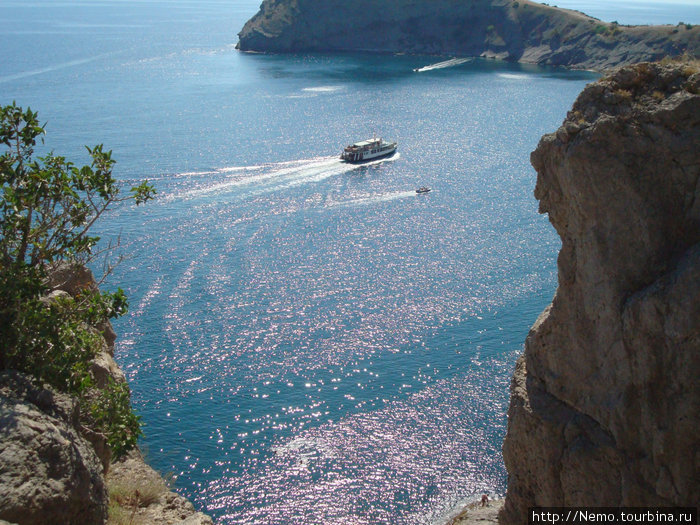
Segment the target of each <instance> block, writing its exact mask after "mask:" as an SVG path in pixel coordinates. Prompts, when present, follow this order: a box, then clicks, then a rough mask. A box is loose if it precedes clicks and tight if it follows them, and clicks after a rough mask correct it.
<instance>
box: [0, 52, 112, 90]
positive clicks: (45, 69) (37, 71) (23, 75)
mask: <svg viewBox="0 0 700 525" xmlns="http://www.w3.org/2000/svg"><path fill="white" fill-rule="evenodd" d="M113 54H114V53H102V54H101V55H95V56H94V57H89V58H81V59H78V60H70V61H68V62H60V63H58V64H54V65H52V66H47V67H42V68H40V69H32V70H30V71H22V72H21V73H15V74H14V75H6V76H4V77H0V83H1V82H10V81H12V80H19V79H21V78H26V77H32V76H35V75H41V74H43V73H49V72H51V71H56V70H58V69H65V68H67V67H73V66H79V65H81V64H87V63H88V62H94V61H95V60H99V59H101V58H105V57H107V56H111V55H113Z"/></svg>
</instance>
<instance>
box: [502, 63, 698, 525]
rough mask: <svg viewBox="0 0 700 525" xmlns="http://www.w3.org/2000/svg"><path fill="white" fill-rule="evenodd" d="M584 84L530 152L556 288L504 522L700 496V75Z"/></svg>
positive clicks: (522, 419) (686, 68)
mask: <svg viewBox="0 0 700 525" xmlns="http://www.w3.org/2000/svg"><path fill="white" fill-rule="evenodd" d="M699 70H700V68H698V65H697V64H696V63H695V64H688V63H686V64H678V63H676V64H667V65H661V64H647V63H643V64H639V65H636V66H630V67H626V68H623V69H621V70H619V71H617V72H616V73H614V74H613V75H611V76H609V77H607V78H605V79H602V80H601V81H599V82H596V83H594V84H591V85H589V86H588V87H586V89H585V90H584V91H583V92H582V93H581V95H580V96H579V98H578V99H577V101H576V102H575V104H574V106H573V108H572V110H571V111H570V112H569V114H568V115H567V118H566V120H565V121H564V123H563V124H562V126H561V127H560V128H559V130H557V132H556V133H553V134H551V135H546V136H545V137H543V138H542V140H541V141H540V144H539V146H538V147H537V150H536V151H535V152H533V154H532V158H531V160H532V164H533V166H534V167H535V169H536V170H537V173H538V179H537V187H536V189H535V196H536V197H537V198H538V199H539V201H540V212H542V213H548V214H549V218H550V221H551V223H552V225H553V226H554V227H555V229H556V230H557V232H558V233H559V235H560V237H561V239H562V249H561V252H560V254H559V258H558V274H559V286H558V289H557V292H556V295H555V297H554V299H553V301H552V304H551V305H550V306H549V307H548V308H547V309H546V310H545V311H544V312H543V313H542V314H541V316H540V318H539V319H538V320H537V322H536V323H535V325H534V326H533V327H532V329H531V331H530V334H529V335H528V337H527V340H526V344H525V352H524V355H523V356H522V357H521V359H520V360H519V361H518V363H517V367H516V371H515V374H514V377H513V382H512V387H511V404H510V409H509V412H508V431H507V435H506V439H505V442H504V447H503V451H504V460H505V463H506V468H507V469H508V492H507V496H506V503H505V506H504V510H503V512H502V513H501V520H502V523H508V524H510V523H525V522H526V521H527V508H528V507H532V506H695V505H696V504H697V502H698V501H700V481H699V479H700V478H699V468H700V467H699V466H698V456H697V451H698V450H700V435H699V434H698V432H697V422H698V421H700V383H698V380H697V378H698V373H699V372H700V95H698V93H700V74H698V71H699Z"/></svg>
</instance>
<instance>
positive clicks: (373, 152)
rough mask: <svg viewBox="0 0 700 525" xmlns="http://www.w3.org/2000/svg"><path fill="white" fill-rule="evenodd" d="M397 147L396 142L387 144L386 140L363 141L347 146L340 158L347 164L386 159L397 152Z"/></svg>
mask: <svg viewBox="0 0 700 525" xmlns="http://www.w3.org/2000/svg"><path fill="white" fill-rule="evenodd" d="M396 146H397V144H396V142H387V141H385V140H384V139H369V140H363V141H361V142H355V143H354V144H350V145H349V146H347V147H346V148H345V149H344V150H343V153H342V155H340V158H341V159H342V160H344V161H345V162H362V161H365V160H370V159H376V158H378V157H386V156H387V155H391V154H392V153H394V152H395V151H396Z"/></svg>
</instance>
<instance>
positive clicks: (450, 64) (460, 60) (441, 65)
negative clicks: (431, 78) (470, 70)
mask: <svg viewBox="0 0 700 525" xmlns="http://www.w3.org/2000/svg"><path fill="white" fill-rule="evenodd" d="M471 60H472V59H471V58H451V59H449V60H444V61H443V62H437V63H435V64H430V65H428V66H423V67H419V68H416V69H414V70H413V71H415V72H416V73H423V72H425V71H433V70H434V69H444V68H446V67H454V66H459V65H460V64H464V63H465V62H470V61H471Z"/></svg>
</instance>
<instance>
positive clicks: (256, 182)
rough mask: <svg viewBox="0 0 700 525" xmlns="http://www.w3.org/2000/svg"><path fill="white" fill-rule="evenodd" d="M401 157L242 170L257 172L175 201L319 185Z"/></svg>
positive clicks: (314, 160) (320, 159)
mask: <svg viewBox="0 0 700 525" xmlns="http://www.w3.org/2000/svg"><path fill="white" fill-rule="evenodd" d="M398 158H399V154H394V155H393V156H392V157H384V158H381V159H377V160H374V161H370V162H366V163H362V164H359V165H358V164H348V163H347V162H343V161H341V160H340V158H339V157H336V156H333V157H316V158H312V159H305V160H295V161H287V162H280V163H276V164H270V165H266V166H253V167H242V168H241V167H238V168H237V171H243V172H244V173H247V172H248V171H255V173H254V174H252V175H251V176H244V177H243V178H240V177H239V178H235V179H229V180H226V181H223V182H219V183H217V184H213V185H211V186H207V187H204V188H197V189H193V190H189V191H186V192H184V193H180V194H175V195H172V196H171V199H189V198H194V197H201V196H203V195H209V194H223V193H225V192H226V191H229V190H232V189H234V188H241V187H249V188H250V192H249V193H250V194H252V195H256V194H261V193H270V192H274V191H279V190H283V189H286V188H290V187H292V186H298V185H300V184H308V183H312V182H319V181H322V180H325V179H327V178H329V177H333V176H335V175H340V174H341V173H346V172H348V171H353V170H356V169H359V168H361V167H364V166H374V165H377V164H380V163H383V162H389V161H392V160H396V159H398ZM228 169H230V168H221V169H219V170H217V173H224V172H226V170H228Z"/></svg>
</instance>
